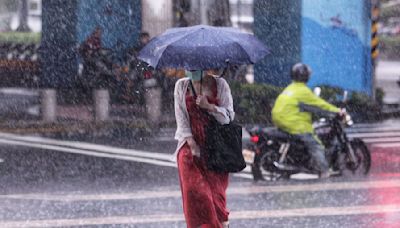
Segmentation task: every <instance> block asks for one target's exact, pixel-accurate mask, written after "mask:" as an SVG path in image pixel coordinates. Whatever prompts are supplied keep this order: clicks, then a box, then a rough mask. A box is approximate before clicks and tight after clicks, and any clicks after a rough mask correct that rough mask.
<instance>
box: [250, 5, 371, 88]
mask: <svg viewBox="0 0 400 228" xmlns="http://www.w3.org/2000/svg"><path fill="white" fill-rule="evenodd" d="M370 28H371V26H370V2H369V1H365V0H351V1H350V0H292V1H290V0H254V33H255V35H256V36H257V37H258V38H259V39H261V40H262V41H263V42H264V43H265V44H266V45H267V46H268V47H269V48H270V49H271V52H272V54H271V55H269V56H267V57H266V58H265V59H264V60H263V61H261V62H259V63H257V64H256V65H255V81H256V82H265V83H269V84H273V85H278V86H286V85H287V84H289V83H290V74H289V72H290V67H291V66H292V65H293V64H294V63H296V62H300V61H302V62H305V63H307V64H309V65H310V66H311V67H312V69H313V75H312V77H311V80H310V83H309V85H310V86H311V87H314V86H317V85H330V86H338V87H341V88H344V89H347V90H352V91H362V92H366V93H368V94H371V92H372V82H371V81H372V74H371V72H372V71H371V55H370V37H371V33H370Z"/></svg>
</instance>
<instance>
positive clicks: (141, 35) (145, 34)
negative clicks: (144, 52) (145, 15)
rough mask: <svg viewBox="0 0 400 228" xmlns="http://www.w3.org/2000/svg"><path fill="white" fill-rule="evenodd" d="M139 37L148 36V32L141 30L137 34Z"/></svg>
mask: <svg viewBox="0 0 400 228" xmlns="http://www.w3.org/2000/svg"><path fill="white" fill-rule="evenodd" d="M139 37H140V38H144V37H150V34H149V33H148V32H141V33H140V34H139Z"/></svg>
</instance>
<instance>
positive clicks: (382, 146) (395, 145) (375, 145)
mask: <svg viewBox="0 0 400 228" xmlns="http://www.w3.org/2000/svg"><path fill="white" fill-rule="evenodd" d="M372 146H373V147H380V148H396V147H400V142H397V143H377V144H372ZM398 151H399V152H400V149H398Z"/></svg>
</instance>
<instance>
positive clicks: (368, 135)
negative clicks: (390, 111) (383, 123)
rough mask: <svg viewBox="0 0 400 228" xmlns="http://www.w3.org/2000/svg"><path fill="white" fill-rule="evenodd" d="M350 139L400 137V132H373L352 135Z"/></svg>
mask: <svg viewBox="0 0 400 228" xmlns="http://www.w3.org/2000/svg"><path fill="white" fill-rule="evenodd" d="M349 137H350V138H363V139H366V138H375V137H381V138H383V137H400V132H378V133H375V132H371V133H351V134H349Z"/></svg>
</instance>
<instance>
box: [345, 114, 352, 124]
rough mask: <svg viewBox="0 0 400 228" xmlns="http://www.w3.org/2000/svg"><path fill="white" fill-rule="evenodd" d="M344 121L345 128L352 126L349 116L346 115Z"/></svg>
mask: <svg viewBox="0 0 400 228" xmlns="http://www.w3.org/2000/svg"><path fill="white" fill-rule="evenodd" d="M345 120H346V125H347V126H352V125H353V124H354V122H353V120H352V119H351V116H350V115H346V118H345Z"/></svg>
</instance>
